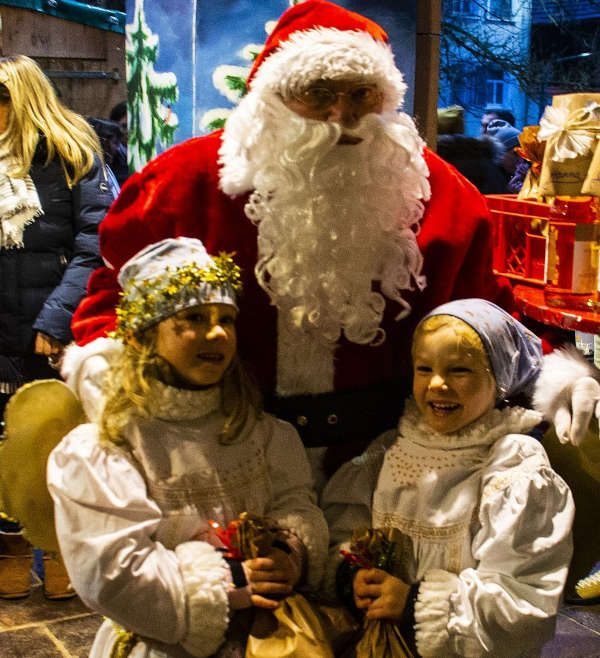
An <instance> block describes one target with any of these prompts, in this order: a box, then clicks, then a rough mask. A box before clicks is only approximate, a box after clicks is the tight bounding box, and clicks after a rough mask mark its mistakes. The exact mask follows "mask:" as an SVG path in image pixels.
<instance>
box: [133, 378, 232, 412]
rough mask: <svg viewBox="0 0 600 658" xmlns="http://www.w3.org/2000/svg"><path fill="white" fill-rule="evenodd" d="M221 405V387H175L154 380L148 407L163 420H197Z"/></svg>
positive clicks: (149, 393)
mask: <svg viewBox="0 0 600 658" xmlns="http://www.w3.org/2000/svg"><path fill="white" fill-rule="evenodd" d="M220 405H221V387H220V386H218V385H216V386H211V387H210V388H203V389H199V390H189V389H183V388H175V387H174V386H169V385H167V384H163V383H162V382H160V381H158V380H157V379H154V380H152V383H151V385H150V390H149V391H148V394H147V402H146V408H147V409H149V410H150V413H151V415H152V416H153V417H155V418H160V419H161V420H195V419H197V418H202V417H203V416H208V414H211V413H213V412H214V411H217V410H218V409H219V408H220Z"/></svg>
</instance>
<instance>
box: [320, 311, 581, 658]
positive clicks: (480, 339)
mask: <svg viewBox="0 0 600 658" xmlns="http://www.w3.org/2000/svg"><path fill="white" fill-rule="evenodd" d="M412 357H413V367H414V375H413V397H412V398H409V400H407V402H406V407H405V409H404V412H403V415H402V417H401V419H400V422H399V425H398V429H397V430H395V431H394V430H392V431H390V432H388V433H386V434H383V435H382V436H381V437H379V438H378V439H377V440H376V441H374V442H373V443H372V444H371V446H370V447H369V449H368V450H367V451H366V452H365V453H364V454H363V455H362V456H361V457H357V458H355V459H354V460H352V461H351V462H348V463H347V464H345V465H344V466H343V467H342V468H340V470H339V471H338V472H337V473H336V474H335V475H334V477H333V478H332V479H331V480H330V482H329V484H328V486H327V488H326V489H325V491H324V493H323V507H324V510H325V516H326V518H327V520H328V521H329V524H330V532H331V539H332V546H333V549H332V561H333V564H332V565H331V569H330V570H329V575H330V578H329V587H330V588H331V589H334V580H335V582H336V584H337V591H338V594H339V595H340V596H341V597H342V598H343V599H346V601H347V602H348V604H349V605H352V606H355V607H356V608H357V609H358V610H360V611H362V612H363V613H364V615H365V618H366V620H367V622H372V623H376V624H380V623H383V624H386V623H389V624H394V625H396V627H397V628H400V629H401V631H402V633H403V635H404V638H405V639H407V640H410V638H411V635H412V637H413V638H414V639H415V642H416V650H417V651H418V654H419V655H420V656H424V657H425V656H444V657H446V656H483V655H486V656H487V655H493V656H516V655H519V656H520V655H524V652H526V651H527V650H529V649H534V650H535V649H539V648H540V647H541V646H542V645H543V644H544V642H545V641H546V640H548V639H550V638H551V637H552V634H553V631H554V625H555V620H556V612H557V608H558V604H559V600H560V596H561V593H562V589H563V586H564V583H565V579H566V576H567V569H568V566H569V561H570V558H571V552H572V544H571V524H572V521H573V513H574V506H573V499H572V496H571V493H570V491H569V488H568V487H567V485H566V484H565V482H564V481H563V480H562V479H561V478H560V477H559V476H558V475H557V474H556V473H555V472H554V471H553V470H552V468H551V466H550V463H549V461H548V457H547V456H546V453H545V452H544V449H543V448H542V446H541V444H540V443H539V441H537V440H536V439H535V438H533V437H532V436H529V435H528V433H529V432H530V431H531V430H532V429H533V428H534V427H535V426H536V425H538V424H539V423H540V421H541V420H542V416H541V414H540V413H538V412H537V411H531V410H529V409H525V408H523V407H520V406H510V405H507V404H506V400H507V399H510V398H514V397H515V396H516V395H519V394H522V393H526V392H527V390H528V388H529V387H530V386H531V385H532V383H533V382H534V380H535V378H536V377H537V375H538V373H539V370H540V363H541V357H542V352H541V345H540V341H539V339H538V338H536V337H535V336H534V335H533V334H532V333H531V332H529V331H528V330H527V329H526V328H525V327H524V326H523V325H522V324H521V323H520V322H518V321H517V320H515V319H514V318H513V317H511V316H510V315H508V314H507V313H506V312H505V311H503V310H502V309H500V308H499V307H497V306H496V305H495V304H492V303H491V302H488V301H485V300H482V299H465V300H458V301H453V302H449V303H447V304H443V305H442V306H439V307H437V308H436V309H434V310H433V311H432V312H431V313H430V314H429V315H427V316H426V317H425V319H423V320H422V321H421V322H420V323H419V325H418V326H417V328H416V331H415V335H414V338H413V344H412ZM350 540H352V544H350ZM348 548H350V549H351V550H350V551H349V552H348V554H347V555H346V558H347V560H348V561H345V562H343V563H340V559H341V557H340V549H341V550H344V549H348ZM380 555H381V556H384V557H385V560H383V562H384V564H385V567H383V568H377V567H378V566H379V565H380V564H381V560H380ZM373 558H376V559H373ZM372 627H373V626H372V625H371V626H369V623H367V627H366V631H365V634H366V632H367V630H369V628H372ZM358 655H361V656H364V655H373V654H369V653H359V654H358ZM527 655H529V653H527ZM536 655H537V654H536Z"/></svg>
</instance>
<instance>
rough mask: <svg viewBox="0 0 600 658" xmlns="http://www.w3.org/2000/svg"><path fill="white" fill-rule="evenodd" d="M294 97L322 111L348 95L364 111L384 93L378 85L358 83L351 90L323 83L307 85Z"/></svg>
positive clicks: (370, 108) (308, 106)
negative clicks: (337, 88) (331, 86)
mask: <svg viewBox="0 0 600 658" xmlns="http://www.w3.org/2000/svg"><path fill="white" fill-rule="evenodd" d="M292 96H293V98H294V99H295V100H297V101H299V102H300V103H302V104H303V105H306V107H307V108H309V109H310V110H315V111H321V110H326V109H328V108H330V107H331V106H332V105H335V104H336V103H337V102H338V98H339V97H340V96H347V97H348V98H349V99H350V102H351V103H352V105H353V106H354V107H355V108H356V109H357V110H361V111H363V112H369V111H371V110H373V109H375V107H376V106H377V105H378V103H379V102H380V101H381V97H382V93H381V91H380V90H379V88H378V87H377V86H376V85H357V86H356V87H353V88H352V89H350V91H335V90H334V89H331V88H330V87H325V86H323V85H314V86H312V87H307V88H306V89H303V90H302V91H299V92H297V93H295V94H293V95H292Z"/></svg>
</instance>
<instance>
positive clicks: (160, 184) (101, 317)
mask: <svg viewBox="0 0 600 658" xmlns="http://www.w3.org/2000/svg"><path fill="white" fill-rule="evenodd" d="M220 145H221V135H220V132H218V133H212V134H211V135H207V136H205V137H199V138H194V139H190V140H187V141H185V142H182V143H181V144H178V145H176V146H174V147H173V148H171V149H169V150H167V151H165V152H164V153H162V154H161V155H159V156H158V157H157V158H155V159H154V160H152V161H151V162H149V163H148V164H147V165H146V166H145V167H144V169H142V171H140V172H138V173H136V174H134V175H133V176H131V177H130V178H129V179H128V180H127V182H126V183H125V185H124V186H123V188H122V190H121V193H120V194H119V197H118V198H117V199H116V201H115V202H114V203H113V205H112V206H111V208H110V210H109V212H108V213H107V215H106V217H105V218H104V221H103V222H102V224H101V225H100V229H99V235H100V252H101V255H102V257H103V259H104V261H105V263H107V265H108V267H102V268H100V269H98V270H97V271H96V272H94V274H92V276H91V278H90V280H89V282H88V291H87V297H85V298H84V299H83V301H82V302H81V304H80V306H79V308H78V309H77V310H76V312H75V314H74V316H73V323H72V330H73V335H74V336H75V340H76V341H77V343H79V344H80V345H81V344H85V343H87V342H89V341H91V340H93V339H94V338H97V337H99V336H102V335H104V334H105V333H106V332H107V331H110V330H111V329H112V328H114V323H115V314H114V307H115V304H116V303H117V301H118V293H119V291H120V287H119V284H118V282H117V273H118V271H119V269H120V268H121V266H122V265H123V263H125V262H126V261H127V260H129V258H131V257H132V256H133V255H134V254H136V253H137V252H138V251H139V250H140V249H142V248H144V247H145V246H147V245H149V244H152V243H153V242H157V241H159V240H163V239H165V238H170V237H178V236H181V235H185V236H187V237H193V238H199V239H201V240H202V241H203V242H204V244H205V246H206V248H207V250H208V251H209V253H218V252H219V251H221V250H225V251H233V250H235V248H234V249H231V248H229V245H228V244H225V243H223V240H224V241H225V242H226V241H227V240H228V239H230V237H231V236H234V235H236V234H239V231H238V230H237V228H236V227H231V228H230V230H227V229H228V227H227V226H226V225H225V222H224V221H223V218H224V217H231V218H232V222H233V221H235V218H236V217H238V216H239V214H240V213H239V204H240V202H239V201H234V200H232V199H229V198H228V197H226V196H225V195H224V194H223V193H222V192H220V190H219V187H218V163H217V160H218V150H219V148H220ZM247 223H248V224H250V222H247Z"/></svg>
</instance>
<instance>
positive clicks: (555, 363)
mask: <svg viewBox="0 0 600 658" xmlns="http://www.w3.org/2000/svg"><path fill="white" fill-rule="evenodd" d="M595 374H597V373H596V371H595V370H594V368H593V367H592V366H590V365H589V364H587V363H586V362H585V361H584V360H583V359H582V358H581V357H580V356H578V355H577V354H576V353H574V352H572V351H571V350H556V351H554V352H552V353H551V354H547V355H546V356H545V357H544V359H543V362H542V370H541V372H540V376H539V377H538V379H537V381H536V383H535V390H534V393H533V406H534V408H535V409H537V410H538V411H540V412H542V413H543V414H544V418H545V419H546V420H549V421H552V420H553V419H554V415H555V413H556V410H557V409H558V407H559V406H560V404H561V402H562V401H563V400H564V398H565V396H568V399H569V400H570V398H571V391H572V389H573V386H574V384H575V382H576V381H577V380H578V379H581V378H582V377H593V376H594V375H595ZM567 406H568V405H567Z"/></svg>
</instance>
